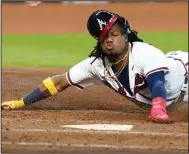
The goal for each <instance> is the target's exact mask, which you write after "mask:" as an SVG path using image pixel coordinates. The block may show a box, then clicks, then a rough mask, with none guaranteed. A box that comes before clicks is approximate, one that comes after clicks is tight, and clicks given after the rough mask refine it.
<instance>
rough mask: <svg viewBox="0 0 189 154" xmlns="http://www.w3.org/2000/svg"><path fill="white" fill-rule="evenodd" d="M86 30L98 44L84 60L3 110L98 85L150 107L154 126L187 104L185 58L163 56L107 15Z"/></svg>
mask: <svg viewBox="0 0 189 154" xmlns="http://www.w3.org/2000/svg"><path fill="white" fill-rule="evenodd" d="M87 28H88V31H89V33H90V34H91V35H92V36H93V37H94V38H95V39H96V40H97V45H96V47H95V49H94V50H93V51H92V52H91V54H90V55H89V57H88V58H86V59H85V60H83V61H81V62H80V63H78V64H76V65H75V66H73V67H72V68H71V69H69V71H67V72H66V73H65V74H59V75H55V76H52V77H48V78H47V79H45V80H44V81H42V83H41V84H40V85H39V86H38V87H37V88H36V89H34V90H33V91H32V92H31V93H29V94H27V95H26V96H24V97H23V98H21V99H19V100H15V101H7V102H3V103H2V109H18V108H21V107H23V106H26V105H30V104H33V103H35V102H37V101H40V100H42V99H45V98H47V97H49V96H52V95H56V94H57V93H59V92H61V91H63V90H65V89H66V88H68V87H69V86H71V85H73V86H76V87H78V88H80V89H83V88H85V87H88V86H91V85H94V84H95V83H96V82H94V81H95V80H99V81H101V82H102V83H104V84H105V85H107V86H109V87H111V88H112V89H114V90H115V91H116V92H118V93H119V94H121V95H124V96H125V97H127V98H131V99H133V100H135V101H137V102H141V103H145V104H149V105H151V111H150V116H149V118H150V119H151V120H152V121H155V122H164V123H168V122H170V121H171V120H170V118H169V116H168V114H167V112H166V106H169V105H171V104H172V103H173V102H178V101H188V92H187V91H188V87H187V76H188V67H187V65H188V53H186V52H182V51H174V52H173V51H172V52H169V53H168V54H166V55H165V54H164V53H163V52H162V51H160V50H159V49H157V48H156V47H154V46H152V45H149V44H147V43H144V42H143V40H142V39H140V38H138V36H137V32H136V31H134V30H131V28H130V26H129V23H128V21H127V20H126V19H124V18H123V17H122V16H120V15H118V14H115V13H112V12H109V11H106V10H98V11H95V12H93V13H92V14H91V16H90V17H89V19H88V23H87Z"/></svg>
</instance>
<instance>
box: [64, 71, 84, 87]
mask: <svg viewBox="0 0 189 154" xmlns="http://www.w3.org/2000/svg"><path fill="white" fill-rule="evenodd" d="M67 75H68V81H69V82H70V83H71V85H73V86H76V87H78V88H79V89H83V87H82V86H80V85H78V84H74V83H73V82H72V80H71V78H70V72H69V71H68V72H67Z"/></svg>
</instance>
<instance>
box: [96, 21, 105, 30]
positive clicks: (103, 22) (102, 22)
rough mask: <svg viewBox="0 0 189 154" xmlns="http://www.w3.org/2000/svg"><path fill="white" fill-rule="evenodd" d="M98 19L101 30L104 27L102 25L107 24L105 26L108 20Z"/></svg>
mask: <svg viewBox="0 0 189 154" xmlns="http://www.w3.org/2000/svg"><path fill="white" fill-rule="evenodd" d="M97 21H98V24H99V26H100V30H102V29H103V27H102V25H105V26H106V21H102V20H100V19H97Z"/></svg>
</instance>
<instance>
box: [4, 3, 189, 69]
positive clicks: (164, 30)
mask: <svg viewBox="0 0 189 154" xmlns="http://www.w3.org/2000/svg"><path fill="white" fill-rule="evenodd" d="M97 9H106V10H109V11H112V12H114V13H117V14H119V15H121V16H123V17H125V18H126V19H127V20H128V21H129V23H130V25H131V28H132V29H133V30H136V31H138V34H139V36H140V37H141V38H143V39H144V41H145V42H147V43H150V44H153V45H154V46H156V47H157V48H159V49H161V50H162V51H163V52H165V53H166V52H168V51H172V50H182V51H186V52H188V2H187V1H171V0H168V1H166V2H164V1H159V0H158V1H155V0H149V1H140V0H138V1H132V2H131V1H122V2H116V1H60V2H48V1H46V2H41V1H23V2H15V1H14V2H11V1H5V0H4V1H2V66H3V67H15V66H24V67H31V66H32V67H33V66H35V67H65V68H69V67H71V66H73V65H74V64H76V63H78V62H79V61H81V60H83V59H84V58H86V57H87V56H88V55H89V54H90V52H91V51H92V50H93V48H94V46H95V45H96V41H95V40H94V39H93V38H92V37H91V36H90V35H89V34H88V32H87V26H86V25H87V20H88V17H89V16H90V14H91V13H92V12H94V11H95V10H97Z"/></svg>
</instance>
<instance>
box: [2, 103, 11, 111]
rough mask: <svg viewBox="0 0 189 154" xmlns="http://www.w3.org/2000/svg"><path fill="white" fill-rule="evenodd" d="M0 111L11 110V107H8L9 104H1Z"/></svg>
mask: <svg viewBox="0 0 189 154" xmlns="http://www.w3.org/2000/svg"><path fill="white" fill-rule="evenodd" d="M1 109H2V110H10V109H11V107H10V105H9V104H6V103H2V104H1Z"/></svg>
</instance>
